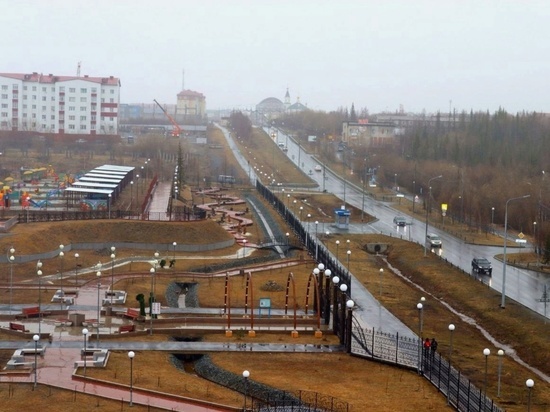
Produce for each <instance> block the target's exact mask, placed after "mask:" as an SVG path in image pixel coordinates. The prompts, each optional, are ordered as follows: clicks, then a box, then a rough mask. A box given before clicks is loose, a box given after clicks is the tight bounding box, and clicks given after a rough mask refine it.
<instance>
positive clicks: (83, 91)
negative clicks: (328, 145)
mask: <svg viewBox="0 0 550 412" xmlns="http://www.w3.org/2000/svg"><path fill="white" fill-rule="evenodd" d="M80 93H88V89H85V88H81V89H80Z"/></svg>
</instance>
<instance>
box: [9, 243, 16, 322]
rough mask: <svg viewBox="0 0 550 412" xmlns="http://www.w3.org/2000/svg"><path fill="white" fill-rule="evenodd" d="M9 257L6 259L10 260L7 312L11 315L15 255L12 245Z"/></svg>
mask: <svg viewBox="0 0 550 412" xmlns="http://www.w3.org/2000/svg"><path fill="white" fill-rule="evenodd" d="M9 252H10V257H9V258H8V261H9V262H10V306H9V314H10V315H11V305H12V296H13V263H14V262H15V256H13V254H14V253H15V249H14V248H13V247H11V248H10V250H9Z"/></svg>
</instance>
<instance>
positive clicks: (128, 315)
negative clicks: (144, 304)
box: [122, 308, 141, 320]
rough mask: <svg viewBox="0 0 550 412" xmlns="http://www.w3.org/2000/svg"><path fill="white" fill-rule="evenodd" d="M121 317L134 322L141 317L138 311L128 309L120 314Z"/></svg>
mask: <svg viewBox="0 0 550 412" xmlns="http://www.w3.org/2000/svg"><path fill="white" fill-rule="evenodd" d="M122 316H124V317H125V318H129V319H132V320H136V319H137V318H139V317H140V316H141V315H140V314H139V309H132V308H128V309H126V312H123V313H122Z"/></svg>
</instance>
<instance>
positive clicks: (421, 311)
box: [416, 303, 424, 340]
mask: <svg viewBox="0 0 550 412" xmlns="http://www.w3.org/2000/svg"><path fill="white" fill-rule="evenodd" d="M416 309H418V330H419V331H420V339H421V340H422V330H423V329H424V305H423V304H422V303H417V304H416Z"/></svg>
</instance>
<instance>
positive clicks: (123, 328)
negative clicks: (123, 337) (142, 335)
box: [118, 325, 136, 333]
mask: <svg viewBox="0 0 550 412" xmlns="http://www.w3.org/2000/svg"><path fill="white" fill-rule="evenodd" d="M135 331H136V325H122V326H119V328H118V333H124V332H135Z"/></svg>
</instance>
